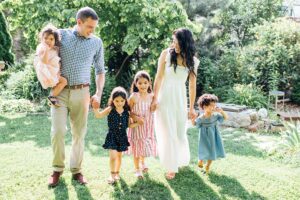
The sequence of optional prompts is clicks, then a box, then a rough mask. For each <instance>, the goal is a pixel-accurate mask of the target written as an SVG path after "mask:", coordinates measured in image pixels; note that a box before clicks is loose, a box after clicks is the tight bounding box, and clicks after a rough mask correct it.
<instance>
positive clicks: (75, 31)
mask: <svg viewBox="0 0 300 200" xmlns="http://www.w3.org/2000/svg"><path fill="white" fill-rule="evenodd" d="M72 32H73V34H74V35H75V36H77V37H79V38H83V39H91V38H92V37H93V34H91V35H89V36H88V37H84V36H81V35H79V32H78V28H77V25H76V26H74V28H73V30H72Z"/></svg>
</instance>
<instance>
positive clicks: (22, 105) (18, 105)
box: [0, 98, 45, 113]
mask: <svg viewBox="0 0 300 200" xmlns="http://www.w3.org/2000/svg"><path fill="white" fill-rule="evenodd" d="M40 111H45V107H43V104H39V105H35V104H33V103H32V102H30V101H29V100H28V99H5V100H4V99H2V98H0V113H35V112H40Z"/></svg>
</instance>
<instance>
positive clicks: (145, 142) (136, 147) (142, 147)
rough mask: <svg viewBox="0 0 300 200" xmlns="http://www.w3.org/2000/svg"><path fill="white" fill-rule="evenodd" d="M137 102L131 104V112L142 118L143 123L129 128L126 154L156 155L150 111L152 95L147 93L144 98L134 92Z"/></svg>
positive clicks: (137, 155)
mask: <svg viewBox="0 0 300 200" xmlns="http://www.w3.org/2000/svg"><path fill="white" fill-rule="evenodd" d="M134 96H135V97H136V99H137V102H136V103H135V105H134V106H133V109H132V112H133V113H135V114H136V115H138V116H139V117H143V118H144V124H143V125H140V126H138V127H135V128H129V130H128V141H129V143H130V146H129V148H128V152H127V153H128V154H133V155H134V156H135V157H139V156H143V157H149V156H156V155H157V150H156V140H155V136H154V124H153V122H154V121H153V113H152V112H151V111H150V105H151V102H152V96H151V95H150V94H149V95H148V97H147V99H146V100H143V99H141V97H140V94H139V93H134Z"/></svg>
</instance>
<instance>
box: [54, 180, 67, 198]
mask: <svg viewBox="0 0 300 200" xmlns="http://www.w3.org/2000/svg"><path fill="white" fill-rule="evenodd" d="M51 189H52V188H51ZM53 190H54V195H55V199H56V200H67V199H69V192H68V188H67V185H66V181H65V179H64V178H62V177H61V178H60V180H59V183H58V185H57V186H56V187H55V188H54V189H53Z"/></svg>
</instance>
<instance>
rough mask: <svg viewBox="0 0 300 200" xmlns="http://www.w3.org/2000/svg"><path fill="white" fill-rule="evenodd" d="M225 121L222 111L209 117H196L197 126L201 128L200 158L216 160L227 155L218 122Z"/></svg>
mask: <svg viewBox="0 0 300 200" xmlns="http://www.w3.org/2000/svg"><path fill="white" fill-rule="evenodd" d="M223 121H224V117H223V116H222V115H221V114H220V113H213V114H212V116H211V117H209V118H204V117H203V116H199V117H198V118H197V119H196V126H197V127H198V128H199V147H198V157H199V160H216V159H217V158H224V157H225V151H224V147H223V142H222V138H221V135H220V131H219V127H218V123H222V122H223Z"/></svg>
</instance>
